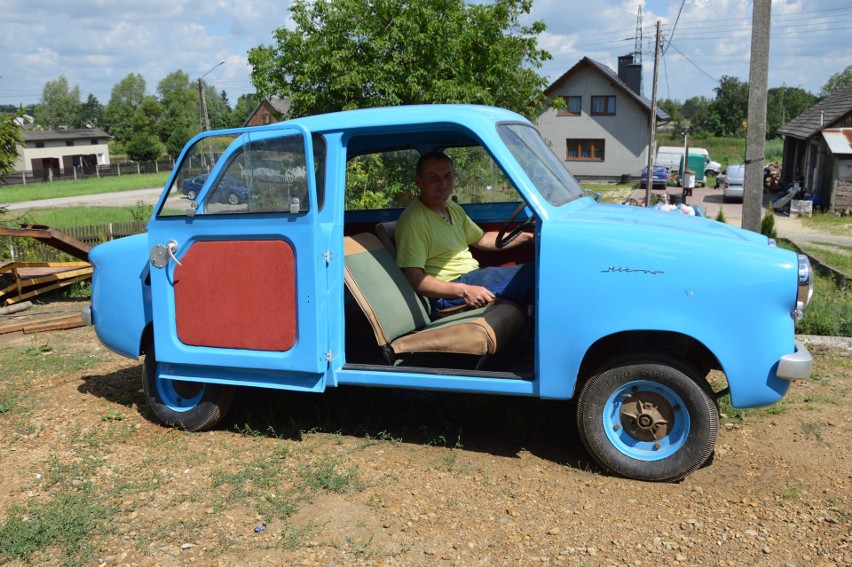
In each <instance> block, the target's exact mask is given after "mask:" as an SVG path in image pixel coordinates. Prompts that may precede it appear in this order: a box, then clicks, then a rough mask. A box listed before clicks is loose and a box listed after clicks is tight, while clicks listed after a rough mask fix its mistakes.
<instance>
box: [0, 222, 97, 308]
mask: <svg viewBox="0 0 852 567" xmlns="http://www.w3.org/2000/svg"><path fill="white" fill-rule="evenodd" d="M0 236H8V237H15V238H32V239H34V240H37V241H39V242H42V243H44V244H47V245H48V246H51V247H53V248H56V249H57V250H60V251H62V252H65V253H66V254H70V255H71V256H73V257H75V258H77V259H79V260H80V261H79V262H0V305H12V304H14V303H19V302H21V301H26V300H29V299H32V298H33V297H36V296H38V295H41V294H44V293H47V292H49V291H53V290H55V289H59V288H62V287H65V286H69V285H71V284H73V283H76V282H80V281H85V280H88V279H90V278H91V277H92V265H91V264H90V263H89V250H91V246H89V245H88V244H86V243H85V242H81V241H79V240H77V239H76V238H74V237H72V236H68V235H67V234H65V233H63V232H61V231H59V230H56V229H55V228H50V227H48V226H41V225H22V226H21V228H9V227H4V226H0Z"/></svg>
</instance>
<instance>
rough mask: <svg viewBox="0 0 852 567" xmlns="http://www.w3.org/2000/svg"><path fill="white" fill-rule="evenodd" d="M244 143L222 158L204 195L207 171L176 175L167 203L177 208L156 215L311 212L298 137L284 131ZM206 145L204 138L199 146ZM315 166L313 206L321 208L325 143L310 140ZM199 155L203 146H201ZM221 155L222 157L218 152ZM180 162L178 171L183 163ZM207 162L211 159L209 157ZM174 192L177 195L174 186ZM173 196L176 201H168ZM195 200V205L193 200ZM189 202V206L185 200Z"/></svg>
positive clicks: (304, 167)
mask: <svg viewBox="0 0 852 567" xmlns="http://www.w3.org/2000/svg"><path fill="white" fill-rule="evenodd" d="M247 138H248V141H247V142H246V143H245V144H243V145H242V147H240V148H238V149H237V150H236V151H233V152H231V153H230V154H227V153H226V154H224V155H227V157H226V159H227V160H228V161H227V163H226V165H225V167H224V170H223V171H222V172H220V173H219V175H218V176H217V177H216V179H214V180H213V181H212V183H211V184H210V189H209V190H206V191H204V190H203V189H204V188H205V187H206V185H207V183H208V176H209V174H208V173H200V174H198V175H195V176H194V177H190V176H189V174H187V175H180V174H179V175H178V176H176V180H177V181H176V183H175V185H174V186H173V187H172V190H171V191H170V194H169V197H168V198H167V199H166V201H167V205H168V202H169V201H172V200H181V197H183V199H182V201H183V202H182V203H178V205H182V206H180V207H179V208H174V207H172V206H164V207H163V211H161V212H160V213H159V215H160V216H163V215H168V214H170V213H169V211H172V213H171V214H185V213H186V209H187V207H190V208H197V209H198V212H197V214H205V215H217V214H244V213H270V212H278V213H289V214H299V213H304V212H307V211H308V210H310V199H309V196H308V174H307V160H306V158H305V144H304V141H303V138H302V136H301V134H299V133H287V134H286V135H282V136H277V137H264V138H261V139H253V138H252V136H251V135H249V136H248V137H247ZM196 145H201V146H206V139H205V140H201V141H200V142H199V143H198V144H196ZM313 146H314V167H315V179H316V185H317V192H318V199H317V202H318V203H319V204H320V206H321V205H322V202H323V200H324V199H323V197H324V193H325V187H324V183H323V180H324V177H325V176H324V175H323V173H324V171H325V140H324V139H323V138H322V137H321V136H314V137H313ZM201 153H204V148H203V147H202V148H201ZM219 155H220V156H221V155H223V154H222V153H220V154H219ZM186 161H187V160H186V159H184V162H183V163H182V164H181V169H182V170H183V166H184V163H185V162H186ZM206 161H207V162H208V163H210V162H212V161H213V159H212V158H210V157H208V159H207V160H206ZM178 187H179V189H178V190H177V191H176V188H178ZM172 193H174V194H175V197H176V199H174V198H173V195H172ZM198 199H200V201H197V200H198ZM187 201H189V202H187Z"/></svg>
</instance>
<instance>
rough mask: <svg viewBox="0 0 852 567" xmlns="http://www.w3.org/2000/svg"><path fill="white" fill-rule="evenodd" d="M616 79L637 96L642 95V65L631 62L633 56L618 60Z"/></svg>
mask: <svg viewBox="0 0 852 567" xmlns="http://www.w3.org/2000/svg"><path fill="white" fill-rule="evenodd" d="M618 78H619V79H621V80H622V81H624V83H625V84H626V85H627V86H628V87H629V88H630V90H632V91H633V92H634V93H636V94H638V95H640V96H641V95H642V65H639V64H637V63H634V62H633V55H632V54H630V55H622V56H621V57H619V58H618Z"/></svg>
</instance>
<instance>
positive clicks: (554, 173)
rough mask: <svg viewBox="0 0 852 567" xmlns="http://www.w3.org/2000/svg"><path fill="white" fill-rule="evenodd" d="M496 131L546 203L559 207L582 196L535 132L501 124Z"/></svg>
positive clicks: (580, 188) (560, 163)
mask: <svg viewBox="0 0 852 567" xmlns="http://www.w3.org/2000/svg"><path fill="white" fill-rule="evenodd" d="M497 132H498V133H499V134H500V138H501V139H502V140H503V142H504V143H505V144H506V147H507V148H508V149H509V151H510V152H512V155H513V156H515V159H516V160H518V163H519V164H520V165H521V167H522V168H523V170H524V172H525V173H526V174H527V177H529V178H530V180H531V181H532V182H533V183H534V184H535V187H536V189H537V190H538V192H539V193H540V194H541V196H542V197H544V198H545V199H546V200H547V202H548V203H550V204H551V205H554V206H556V207H558V206H560V205H564V204H565V203H568V202H570V201H573V200H575V199H578V198H579V197H582V196H583V195H584V194H585V192H584V191H583V188H582V187H580V184H579V183H577V180H576V179H574V177H573V176H572V175H571V174H570V173H569V172H568V170H567V169H566V168H565V165H563V164H562V162H561V161H559V158H558V157H556V154H554V153H553V151H552V150H551V149H550V148H549V147H548V146H547V143H546V142H545V141H544V138H542V137H541V134H539V132H538V130H536V129H535V128H533V127H532V126H529V125H526V124H501V125H499V126H497Z"/></svg>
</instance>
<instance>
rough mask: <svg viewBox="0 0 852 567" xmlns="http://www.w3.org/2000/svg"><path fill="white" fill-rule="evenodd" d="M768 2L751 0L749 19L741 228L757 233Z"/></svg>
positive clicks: (759, 208) (765, 87)
mask: <svg viewBox="0 0 852 567" xmlns="http://www.w3.org/2000/svg"><path fill="white" fill-rule="evenodd" d="M771 14H772V1H771V0H754V6H753V8H752V16H751V20H752V23H751V65H750V66H749V73H748V125H747V127H746V154H745V185H744V187H743V221H742V223H743V224H742V227H743V228H744V229H746V230H751V231H752V232H760V221H761V213H762V205H763V160H764V153H765V149H766V89H767V82H768V79H767V76H768V75H769V22H770V18H771Z"/></svg>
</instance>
